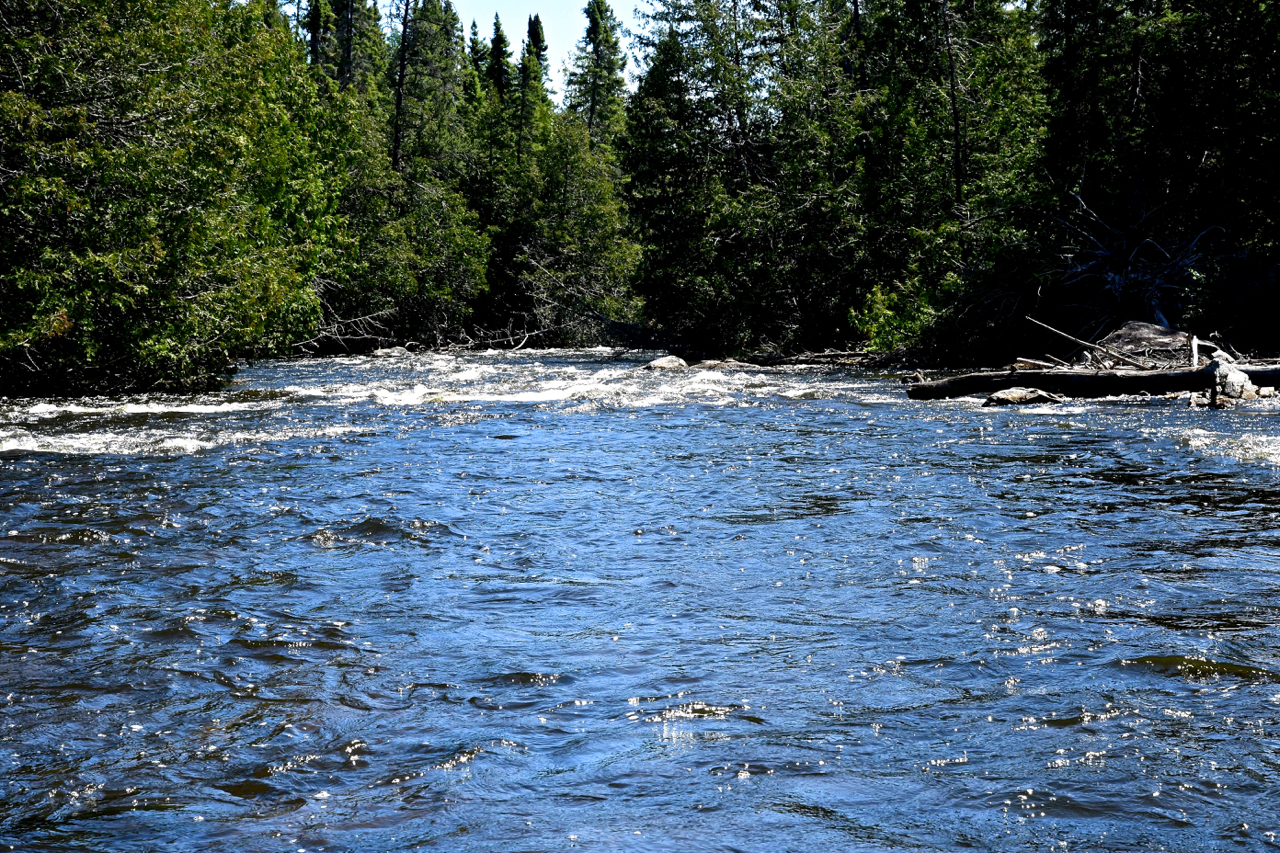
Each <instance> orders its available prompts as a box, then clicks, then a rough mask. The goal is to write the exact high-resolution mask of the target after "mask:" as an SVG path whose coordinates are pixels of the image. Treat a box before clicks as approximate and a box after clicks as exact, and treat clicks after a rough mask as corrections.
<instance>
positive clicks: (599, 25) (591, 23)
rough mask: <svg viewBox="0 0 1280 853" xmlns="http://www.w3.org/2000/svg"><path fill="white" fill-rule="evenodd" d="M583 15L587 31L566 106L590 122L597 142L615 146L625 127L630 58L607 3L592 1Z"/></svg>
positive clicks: (568, 80)
mask: <svg viewBox="0 0 1280 853" xmlns="http://www.w3.org/2000/svg"><path fill="white" fill-rule="evenodd" d="M583 12H584V13H585V14H586V16H587V30H586V33H585V34H584V35H583V37H582V40H581V41H580V42H578V49H577V51H576V52H575V53H574V56H573V60H572V67H571V68H570V70H569V73H568V76H567V78H566V91H565V106H566V107H567V108H568V109H569V110H570V111H572V112H574V113H576V114H577V115H579V116H580V117H581V118H582V120H583V121H585V122H586V125H587V132H588V134H589V135H590V137H591V140H592V142H593V143H597V144H598V143H603V144H605V145H611V144H612V143H613V141H614V140H616V139H617V138H618V135H619V134H620V133H621V132H622V130H623V125H624V122H623V117H624V103H623V97H624V94H625V92H626V89H627V84H626V80H625V78H624V77H623V70H624V69H625V68H626V65H627V57H626V54H624V53H623V52H622V43H621V40H620V38H619V36H618V32H619V29H620V24H619V23H618V19H617V18H615V17H614V15H613V10H612V9H610V8H609V4H608V3H607V2H606V0H589V2H588V3H587V7H586V8H585V9H584V10H583Z"/></svg>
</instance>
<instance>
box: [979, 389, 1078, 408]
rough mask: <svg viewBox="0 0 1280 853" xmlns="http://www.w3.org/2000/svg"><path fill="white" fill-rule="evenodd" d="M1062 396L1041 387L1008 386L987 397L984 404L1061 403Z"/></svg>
mask: <svg viewBox="0 0 1280 853" xmlns="http://www.w3.org/2000/svg"><path fill="white" fill-rule="evenodd" d="M1061 402H1062V398H1061V397H1059V396H1058V395H1057V394H1050V393H1049V392H1048V391H1041V390H1040V389H1039V388H1006V389H1004V390H1003V391H997V392H995V393H994V394H992V395H991V396H990V397H988V398H987V402H985V403H983V404H982V405H984V406H1029V405H1032V404H1035V403H1061Z"/></svg>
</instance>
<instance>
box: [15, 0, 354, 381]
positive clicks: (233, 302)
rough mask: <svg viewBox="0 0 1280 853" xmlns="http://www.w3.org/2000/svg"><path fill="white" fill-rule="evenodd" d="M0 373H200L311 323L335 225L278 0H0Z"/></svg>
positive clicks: (276, 346)
mask: <svg viewBox="0 0 1280 853" xmlns="http://www.w3.org/2000/svg"><path fill="white" fill-rule="evenodd" d="M5 19H6V21H7V22H9V23H10V26H7V27H6V28H5V29H4V30H3V32H2V34H0V53H3V54H4V55H5V56H6V57H8V59H7V61H6V62H5V63H4V67H3V69H0V92H2V94H0V128H3V130H2V131H0V132H2V133H3V137H2V138H0V159H2V168H3V174H4V176H5V178H4V180H3V182H2V183H0V233H4V235H5V239H4V240H3V241H0V288H2V289H3V293H4V296H5V298H4V299H3V300H0V385H3V387H4V389H6V390H8V391H10V392H15V391H16V392H29V393H33V392H42V393H48V392H55V391H60V390H76V389H82V390H88V389H96V388H117V389H118V388H130V387H153V386H157V385H159V386H162V387H175V388H177V387H205V386H208V385H211V384H216V383H217V382H219V381H220V380H221V378H222V377H223V376H224V375H225V374H226V372H227V370H228V368H229V365H230V363H231V359H232V358H233V357H234V356H237V355H243V354H249V353H266V352H272V351H279V350H280V349H282V348H283V347H284V346H285V345H286V344H287V343H288V342H289V341H290V340H291V339H293V338H295V337H297V336H299V335H301V334H304V333H305V332H307V331H308V330H309V329H310V328H311V327H312V326H313V325H314V323H315V322H316V318H317V313H318V312H317V304H316V300H315V296H314V293H313V292H312V291H311V290H310V288H309V287H308V284H309V281H310V271H311V269H312V267H313V265H314V264H315V262H316V259H317V256H318V254H319V253H321V252H322V251H323V246H324V245H325V242H326V240H327V236H328V234H329V233H330V232H331V231H332V229H333V228H334V227H335V222H334V215H333V214H334V210H333V198H332V194H331V191H330V189H329V187H327V186H326V182H325V180H324V168H323V165H322V163H321V161H320V155H319V152H318V151H317V150H316V147H315V145H314V144H313V141H312V139H311V138H310V135H309V134H310V130H311V128H312V126H313V125H314V124H315V123H316V122H317V121H318V120H319V116H318V104H317V101H316V98H315V94H314V87H313V85H312V84H311V82H310V80H309V78H308V76H307V74H306V72H305V69H304V67H303V66H302V64H301V62H300V61H299V59H300V57H299V55H298V49H297V46H296V43H295V42H294V40H293V39H292V37H291V36H290V33H289V32H288V31H287V30H286V29H285V28H284V26H283V22H282V20H281V18H280V16H279V15H278V13H276V10H275V9H274V7H272V6H270V5H267V4H263V3H247V4H237V5H221V4H219V5H210V4H209V3H205V2H196V0H164V2H136V0H61V1H60V2H51V0H16V1H15V0H9V2H6V9H5Z"/></svg>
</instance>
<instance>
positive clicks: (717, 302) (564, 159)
mask: <svg viewBox="0 0 1280 853" xmlns="http://www.w3.org/2000/svg"><path fill="white" fill-rule="evenodd" d="M384 8H387V7H385V6H384ZM389 9H390V12H389V14H388V16H387V18H386V19H383V18H382V17H381V15H380V13H379V11H378V5H377V4H376V3H370V2H366V0H312V2H307V0H301V2H299V3H297V4H289V5H281V4H277V3H276V2H274V0H246V2H231V0H0V55H3V56H5V57H6V62H5V63H4V64H3V66H2V67H0V235H3V239H0V297H2V298H0V395H41V396H46V395H56V394H84V393H128V392H133V391H144V390H167V391H185V390H201V389H210V388H216V387H219V386H220V385H222V384H224V383H225V382H226V381H227V380H228V378H229V377H230V376H231V374H232V372H233V371H234V364H235V362H236V360H237V359H250V360H252V359H258V358H267V357H279V356H289V355H306V354H327V353H335V352H371V351H373V350H375V349H377V348H380V347H388V346H396V345H411V346H414V347H422V348H429V349H439V348H447V347H486V348H488V347H497V348H518V347H524V346H539V347H545V346H573V345H583V344H594V343H609V344H613V345H617V346H622V347H628V348H633V349H660V350H666V351H668V352H671V353H674V354H677V355H680V356H682V357H684V358H686V360H689V361H690V362H691V363H692V362H695V361H699V360H703V359H721V360H722V359H740V360H745V361H752V362H754V363H759V364H768V363H775V364H776V363H786V362H787V361H788V360H790V361H792V362H796V361H798V360H805V359H807V360H809V361H817V362H821V361H823V360H827V361H833V360H835V361H838V360H840V359H856V360H859V361H860V362H861V363H864V364H870V365H879V366H883V365H887V364H891V363H892V364H896V365H898V366H905V365H911V366H912V367H914V366H918V365H937V364H945V365H949V366H953V367H973V366H984V365H985V366H990V365H1000V364H1009V363H1012V362H1014V361H1015V360H1016V359H1019V358H1021V357H1022V356H1025V355H1027V354H1028V353H1031V354H1034V355H1035V358H1033V359H1030V361H1031V362H1037V361H1039V362H1042V364H1041V369H1046V370H1047V368H1044V367H1043V365H1045V364H1047V365H1054V364H1058V363H1059V362H1069V361H1073V360H1074V359H1076V358H1077V357H1078V355H1079V353H1080V352H1081V351H1083V350H1089V348H1090V347H1094V346H1095V344H1096V342H1098V341H1099V340H1100V339H1101V338H1103V336H1105V335H1107V334H1108V333H1111V332H1113V331H1114V330H1117V329H1120V328H1121V327H1122V326H1123V325H1124V324H1125V322H1126V321H1130V320H1137V321H1143V322H1146V323H1149V324H1154V325H1155V326H1159V327H1164V328H1168V329H1181V330H1185V331H1186V332H1188V333H1190V334H1191V335H1193V336H1195V338H1196V339H1197V340H1198V341H1201V342H1209V343H1210V344H1211V345H1212V351H1213V352H1221V353H1234V354H1235V355H1236V356H1237V359H1236V360H1237V361H1240V362H1245V361H1246V359H1244V358H1243V357H1239V354H1241V353H1248V354H1249V355H1250V359H1248V360H1249V361H1254V362H1257V361H1259V360H1261V359H1266V358H1268V357H1271V356H1276V355H1280V336H1278V335H1276V333H1275V318H1276V317H1277V316H1280V243H1278V241H1280V171H1277V170H1276V169H1275V163H1276V162H1277V161H1280V4H1274V3H1260V2H1255V3H1236V2H1230V3H1228V2H1223V0H1161V2H1147V0H1141V2H1140V1H1139V0H1084V2H1078V1H1077V0H1036V2H1031V0H1028V2H1016V3H1008V2H1003V0H766V2H762V3H756V4H741V3H738V2H736V0H710V2H702V0H700V1H699V2H692V0H646V5H645V6H644V7H643V10H642V11H643V14H642V16H641V20H642V26H641V31H640V32H638V33H635V34H634V55H633V56H630V57H629V56H627V55H626V54H625V53H624V51H623V48H622V39H621V27H620V24H619V22H618V19H617V17H616V16H615V15H614V12H613V10H612V9H611V8H610V6H609V4H608V2H607V0H586V5H585V8H584V9H583V31H582V32H583V35H582V38H581V39H580V41H579V42H578V43H577V45H576V46H575V49H574V53H573V56H572V58H571V61H570V63H569V64H568V66H567V67H566V69H565V71H566V73H565V76H564V79H565V83H564V87H563V89H564V90H563V91H561V92H554V91H552V90H551V88H550V83H549V80H550V77H549V75H548V73H547V63H548V55H549V46H548V45H547V44H546V40H545V37H544V34H543V29H542V24H541V19H540V18H539V16H538V15H534V16H531V17H530V18H529V19H528V20H527V21H507V22H503V21H501V20H499V19H498V18H497V17H496V16H495V18H494V20H493V21H492V22H489V21H482V22H474V21H472V22H464V21H462V20H460V18H459V16H458V14H457V12H456V10H455V9H454V8H453V6H452V5H451V3H450V2H448V0H397V2H395V3H393V4H392V5H391V6H390V7H389ZM507 27H510V28H511V30H510V34H508V30H507V29H506V28H507ZM628 81H630V85H629V82H628ZM1026 317H1030V318H1033V319H1034V320H1036V321H1037V322H1038V323H1039V324H1040V325H1037V323H1028V322H1027V321H1026V320H1025V319H1024V318H1026ZM1045 325H1047V326H1049V327H1052V330H1049V329H1046V328H1045V327H1044V326H1045ZM1082 344H1083V346H1081V345H1082ZM1093 352H1094V353H1095V354H1098V353H1097V351H1096V350H1093ZM1224 363H1225V362H1224ZM1029 366H1030V367H1035V365H1029ZM1048 372H1051V373H1057V374H1059V377H1058V378H1054V379H1050V380H1048V381H1051V382H1058V381H1059V379H1060V375H1061V373H1062V372H1063V371H1062V369H1061V366H1059V370H1057V371H1048ZM1062 381H1065V380H1062ZM1122 381H1128V380H1122ZM913 387H914V386H913ZM1045 390H1048V389H1045ZM917 393H920V392H917Z"/></svg>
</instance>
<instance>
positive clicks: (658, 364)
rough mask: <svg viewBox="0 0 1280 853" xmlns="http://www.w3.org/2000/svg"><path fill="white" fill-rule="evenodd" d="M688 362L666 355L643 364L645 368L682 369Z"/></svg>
mask: <svg viewBox="0 0 1280 853" xmlns="http://www.w3.org/2000/svg"><path fill="white" fill-rule="evenodd" d="M688 366H689V364H688V363H687V362H686V361H685V360H684V359H683V358H679V357H677V356H674V355H666V356H663V357H662V358H655V359H654V360H653V361H651V362H649V363H648V364H646V365H645V366H644V369H645V370H684V369H685V368H686V367H688Z"/></svg>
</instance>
